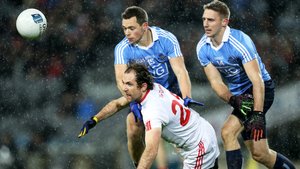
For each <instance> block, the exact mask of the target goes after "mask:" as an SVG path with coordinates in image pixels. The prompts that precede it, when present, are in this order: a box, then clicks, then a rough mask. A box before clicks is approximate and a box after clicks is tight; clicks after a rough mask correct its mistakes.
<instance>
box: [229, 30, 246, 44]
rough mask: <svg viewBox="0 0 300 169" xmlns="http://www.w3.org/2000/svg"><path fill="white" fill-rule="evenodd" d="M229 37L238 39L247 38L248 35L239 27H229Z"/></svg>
mask: <svg viewBox="0 0 300 169" xmlns="http://www.w3.org/2000/svg"><path fill="white" fill-rule="evenodd" d="M229 38H231V39H236V40H238V41H244V40H248V39H249V38H250V37H249V36H248V35H247V34H246V33H245V32H243V31H242V30H239V29H234V28H230V36H229Z"/></svg>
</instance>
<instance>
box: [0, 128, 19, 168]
mask: <svg viewBox="0 0 300 169" xmlns="http://www.w3.org/2000/svg"><path fill="white" fill-rule="evenodd" d="M0 168H1V169H22V168H23V166H22V163H21V158H20V156H19V153H18V150H17V146H16V144H15V141H14V138H13V137H12V135H11V134H10V133H8V132H4V133H2V134H1V138H0Z"/></svg>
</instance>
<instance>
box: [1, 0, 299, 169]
mask: <svg viewBox="0 0 300 169" xmlns="http://www.w3.org/2000/svg"><path fill="white" fill-rule="evenodd" d="M207 2H209V1H207V0H204V1H196V0H186V1H184V0H164V1H151V0H124V1H122V0H78V1H70V0H64V1H63V0H1V1H0V20H1V22H0V51H1V52H0V117H1V118H0V169H23V168H24V169H41V168H43V169H106V168H110V169H118V168H132V166H131V162H130V159H129V157H128V152H127V146H126V133H125V117H126V113H127V111H126V110H125V111H121V112H120V113H119V114H117V115H115V116H113V117H112V118H111V119H109V120H106V121H104V122H101V123H100V124H99V125H97V126H96V128H95V129H93V130H92V131H90V133H89V134H88V135H87V136H86V137H84V138H83V139H78V138H77V134H78V132H79V130H80V128H81V126H82V124H83V122H84V121H85V120H86V119H88V118H89V117H90V116H92V115H93V114H95V113H96V112H97V111H98V110H99V109H100V108H101V107H102V106H103V105H104V104H105V103H107V102H108V101H109V100H110V99H113V98H115V97H118V96H119V95H120V94H119V92H118V90H117V88H116V85H115V80H114V69H113V60H114V57H113V50H114V45H116V44H117V43H118V42H119V41H120V40H121V39H122V38H123V32H122V29H121V19H120V14H121V12H122V11H123V10H124V9H125V8H126V7H128V6H131V5H139V6H141V7H143V8H144V9H146V10H147V12H148V14H149V22H150V25H156V26H159V27H161V28H164V29H167V30H169V31H171V32H173V33H174V34H175V35H176V36H177V38H178V40H179V42H180V44H181V49H182V52H183V54H184V57H185V62H186V66H187V69H188V71H189V73H190V77H191V81H192V85H193V97H194V98H195V99H197V100H202V101H204V102H205V104H206V106H205V107H204V108H201V109H198V110H199V112H201V115H202V116H204V117H205V118H207V119H208V120H209V121H210V122H211V123H212V124H213V125H214V127H215V129H216V131H217V133H218V135H219V130H220V126H221V124H222V122H223V121H224V119H225V118H226V116H227V115H228V113H229V112H230V107H229V106H227V105H226V104H224V103H223V102H221V101H220V100H219V99H218V98H217V97H216V96H215V94H214V93H213V91H212V90H211V89H210V86H209V84H208V82H207V79H206V77H205V75H204V74H203V69H202V67H201V66H200V64H199V62H198V61H197V57H196V52H195V47H196V44H197V42H198V40H199V39H200V37H201V36H202V34H203V29H202V21H201V17H202V11H203V10H202V6H203V4H205V3H207ZM225 2H226V3H228V5H229V7H230V9H231V22H230V26H231V27H233V28H237V29H241V30H243V31H244V32H245V33H247V34H249V35H250V36H251V38H252V39H253V41H254V42H255V44H256V47H257V50H258V52H259V53H260V56H261V57H262V59H263V61H264V63H265V64H266V67H267V69H268V71H269V72H270V73H271V75H272V77H273V79H274V80H275V81H276V86H277V90H276V91H277V92H276V94H277V95H276V99H275V103H274V105H273V107H272V108H271V110H270V112H269V114H268V118H269V120H268V122H269V123H268V133H269V136H270V147H271V148H274V149H276V150H278V151H280V152H282V153H283V154H285V155H286V156H288V157H289V158H291V159H292V160H293V161H294V162H298V167H299V161H300V152H299V150H300V131H299V129H300V123H299V120H300V113H299V108H300V107H299V99H300V91H299V87H300V81H299V79H300V67H299V64H300V59H299V55H300V39H299V32H300V26H299V25H300V21H299V17H300V11H299V8H300V1H297V0H280V1H279V0H273V1H267V0H243V1H242V0H227V1H225ZM26 8H37V9H39V10H41V11H42V12H43V13H44V14H45V16H46V17H47V20H48V29H47V31H46V33H45V34H44V35H43V37H42V38H40V39H38V40H35V41H28V40H24V39H23V38H21V37H20V36H19V35H18V33H17V31H16V28H15V20H16V18H17V15H18V14H19V13H20V12H21V11H22V10H24V9H26ZM219 140H220V137H219ZM220 148H221V156H220V168H221V169H223V168H226V167H225V166H224V165H225V162H224V151H222V146H221V141H220ZM168 149H169V152H170V153H169V160H170V168H171V169H177V168H180V159H179V158H178V156H177V155H176V154H175V152H174V150H173V149H172V148H171V147H168ZM243 153H244V155H245V162H246V164H245V168H251V169H255V168H263V167H262V166H260V165H257V164H256V163H255V162H253V161H251V160H250V161H249V160H248V158H247V156H248V154H247V151H246V150H245V148H244V147H243Z"/></svg>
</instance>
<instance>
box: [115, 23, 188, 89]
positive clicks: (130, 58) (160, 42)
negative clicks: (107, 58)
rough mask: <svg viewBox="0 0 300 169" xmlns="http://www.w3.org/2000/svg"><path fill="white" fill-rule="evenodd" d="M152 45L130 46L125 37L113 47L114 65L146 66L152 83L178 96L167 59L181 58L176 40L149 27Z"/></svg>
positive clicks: (176, 85) (174, 77)
mask: <svg viewBox="0 0 300 169" xmlns="http://www.w3.org/2000/svg"><path fill="white" fill-rule="evenodd" d="M150 29H151V32H152V37H153V43H152V44H150V45H149V46H148V47H144V46H139V45H137V44H130V43H129V41H128V39H127V38H126V37H125V38H124V39H123V40H122V41H121V42H120V43H119V44H117V46H116V47H115V52H114V55H115V62H114V64H128V63H141V64H144V65H146V66H147V68H148V70H149V72H150V73H151V74H152V76H153V78H154V81H155V82H156V83H159V84H161V85H162V86H164V87H165V88H167V89H169V90H170V91H172V92H173V93H176V94H180V89H179V84H178V81H177V78H176V76H175V74H174V72H173V70H172V68H171V65H170V62H169V59H170V58H174V57H179V56H182V53H181V50H180V46H179V43H178V40H177V38H176V37H175V36H174V35H173V34H172V33H170V32H168V31H166V30H163V29H161V28H158V27H150Z"/></svg>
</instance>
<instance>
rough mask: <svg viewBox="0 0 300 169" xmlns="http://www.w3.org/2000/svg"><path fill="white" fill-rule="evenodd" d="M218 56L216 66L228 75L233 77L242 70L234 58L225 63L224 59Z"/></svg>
mask: <svg viewBox="0 0 300 169" xmlns="http://www.w3.org/2000/svg"><path fill="white" fill-rule="evenodd" d="M218 58H219V57H217V58H216V60H215V61H214V65H215V67H216V68H217V69H218V70H219V71H220V72H221V73H222V74H223V75H225V76H226V77H232V76H235V75H237V74H239V73H240V72H241V68H240V65H239V64H238V63H235V60H234V59H233V58H230V61H229V63H224V61H223V60H221V59H218Z"/></svg>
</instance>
